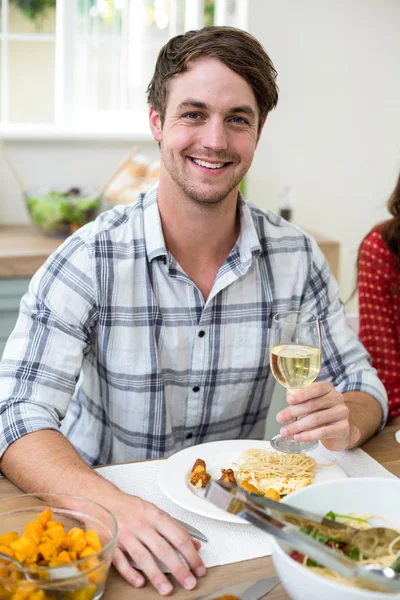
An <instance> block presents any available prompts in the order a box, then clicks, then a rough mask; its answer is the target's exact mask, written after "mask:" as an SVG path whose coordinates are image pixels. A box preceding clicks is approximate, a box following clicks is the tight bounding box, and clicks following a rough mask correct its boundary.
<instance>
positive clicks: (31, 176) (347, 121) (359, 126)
mask: <svg viewBox="0 0 400 600" xmlns="http://www.w3.org/2000/svg"><path fill="white" fill-rule="evenodd" d="M249 4H250V22H249V29H250V32H251V33H253V34H254V35H255V36H256V37H257V38H258V39H259V40H260V41H261V42H262V43H263V45H264V46H265V48H266V49H267V51H268V52H269V54H270V56H271V58H272V60H273V62H274V64H275V66H276V69H277V70H278V74H279V75H278V82H279V87H280V100H279V104H278V108H277V109H276V110H275V111H274V112H273V113H271V115H270V117H269V119H268V122H267V124H266V127H265V130H264V133H263V136H262V138H261V141H260V143H259V147H258V151H257V153H256V156H255V159H254V163H253V166H252V168H251V171H250V173H249V176H248V185H247V190H248V191H247V196H248V198H249V199H250V200H252V201H254V202H255V203H257V204H259V205H260V206H262V207H267V208H270V209H272V210H277V205H278V193H279V192H280V191H281V190H282V188H283V187H284V186H285V185H286V184H290V185H291V186H292V188H293V192H294V193H295V195H296V206H295V221H296V222H297V223H298V224H300V225H303V226H305V227H307V228H308V229H310V230H314V231H317V232H319V233H321V234H325V235H326V236H330V237H334V238H337V239H339V240H340V242H341V244H342V254H341V275H340V284H341V291H342V297H343V298H347V297H348V295H349V293H350V291H351V289H352V286H353V281H354V263H355V257H356V250H357V247H358V244H359V242H360V241H361V239H362V237H363V235H364V234H365V233H366V232H367V231H368V230H369V228H370V227H371V226H372V225H373V224H374V223H375V222H377V221H379V220H381V219H383V218H385V215H386V212H385V208H384V207H385V202H386V199H387V197H388V196H389V194H390V192H391V190H392V188H393V187H394V184H395V180H396V177H397V173H398V170H399V168H400V76H399V73H400V35H399V23H400V1H399V0H301V1H299V0H279V1H278V2H277V1H276V0H250V2H249ZM7 147H8V149H9V153H10V155H11V157H12V159H13V160H14V162H15V163H16V165H18V168H19V170H20V173H21V175H22V178H23V180H24V181H25V182H26V184H27V185H33V184H42V183H44V184H50V185H53V184H64V183H65V184H66V185H82V184H95V185H100V184H102V183H103V182H104V181H105V179H106V178H107V177H108V175H109V174H110V173H111V171H112V170H113V169H114V167H115V166H116V165H117V164H118V163H119V161H120V160H121V158H122V157H123V156H124V155H125V154H126V153H127V152H128V150H129V148H130V144H129V143H126V142H121V143H117V142H95V143H94V142H91V143H83V142H75V143H74V142H51V143H50V142H47V143H46V142H29V143H28V142H25V143H24V142H22V141H21V142H12V143H11V142H10V143H8V144H7ZM141 147H142V150H143V152H145V153H147V154H148V155H149V157H150V158H151V157H156V156H157V153H158V150H157V147H156V145H155V144H141ZM17 222H28V217H27V214H26V212H25V209H24V206H23V202H22V199H21V195H20V192H19V190H18V188H17V186H16V184H15V182H14V180H13V179H12V177H11V175H10V173H9V172H8V170H7V168H6V167H5V165H4V164H3V162H2V161H1V159H0V224H4V223H17Z"/></svg>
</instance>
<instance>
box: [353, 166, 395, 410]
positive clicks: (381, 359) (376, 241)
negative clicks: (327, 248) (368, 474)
mask: <svg viewBox="0 0 400 600" xmlns="http://www.w3.org/2000/svg"><path fill="white" fill-rule="evenodd" d="M388 210H389V212H390V214H391V215H392V217H391V218H390V219H388V220H387V221H384V222H383V223H380V224H379V225H377V226H376V227H374V228H373V229H372V231H370V233H369V234H368V235H367V236H366V237H365V238H364V240H363V242H362V244H361V246H360V251H359V257H358V306H359V314H360V331H359V336H360V339H361V341H362V342H363V344H364V346H365V348H366V349H367V350H368V352H369V353H370V355H371V358H372V364H373V366H374V367H375V368H376V369H377V371H378V375H379V378H380V379H381V381H382V382H383V384H384V386H385V388H386V391H387V393H388V397H389V419H393V418H394V417H397V416H399V415H400V175H399V178H398V180H397V185H396V187H395V189H394V191H393V193H392V195H391V197H390V198H389V201H388Z"/></svg>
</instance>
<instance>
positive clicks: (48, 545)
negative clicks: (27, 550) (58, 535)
mask: <svg viewBox="0 0 400 600" xmlns="http://www.w3.org/2000/svg"><path fill="white" fill-rule="evenodd" d="M39 552H40V554H41V555H42V556H43V558H44V560H46V561H49V560H51V559H52V558H55V557H56V556H57V554H58V543H57V542H56V541H55V540H49V541H48V542H43V543H42V544H40V545H39Z"/></svg>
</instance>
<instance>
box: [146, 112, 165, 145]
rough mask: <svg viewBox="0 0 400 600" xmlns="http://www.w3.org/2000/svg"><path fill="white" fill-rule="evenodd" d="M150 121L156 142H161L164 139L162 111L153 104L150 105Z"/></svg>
mask: <svg viewBox="0 0 400 600" xmlns="http://www.w3.org/2000/svg"><path fill="white" fill-rule="evenodd" d="M149 123H150V129H151V133H152V135H153V138H154V139H155V141H156V142H158V143H160V142H161V141H162V125H161V117H160V113H159V112H157V111H156V109H155V108H154V107H153V106H150V111H149Z"/></svg>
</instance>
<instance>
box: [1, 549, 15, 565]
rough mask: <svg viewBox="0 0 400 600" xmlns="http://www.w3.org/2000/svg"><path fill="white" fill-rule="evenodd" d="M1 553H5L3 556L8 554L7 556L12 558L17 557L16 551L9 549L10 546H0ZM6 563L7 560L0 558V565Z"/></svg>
mask: <svg viewBox="0 0 400 600" xmlns="http://www.w3.org/2000/svg"><path fill="white" fill-rule="evenodd" d="M0 552H3V554H7V556H11V558H14V557H15V553H14V551H13V550H11V548H9V547H8V546H0ZM5 562H6V560H5V559H4V558H0V564H1V563H5Z"/></svg>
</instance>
